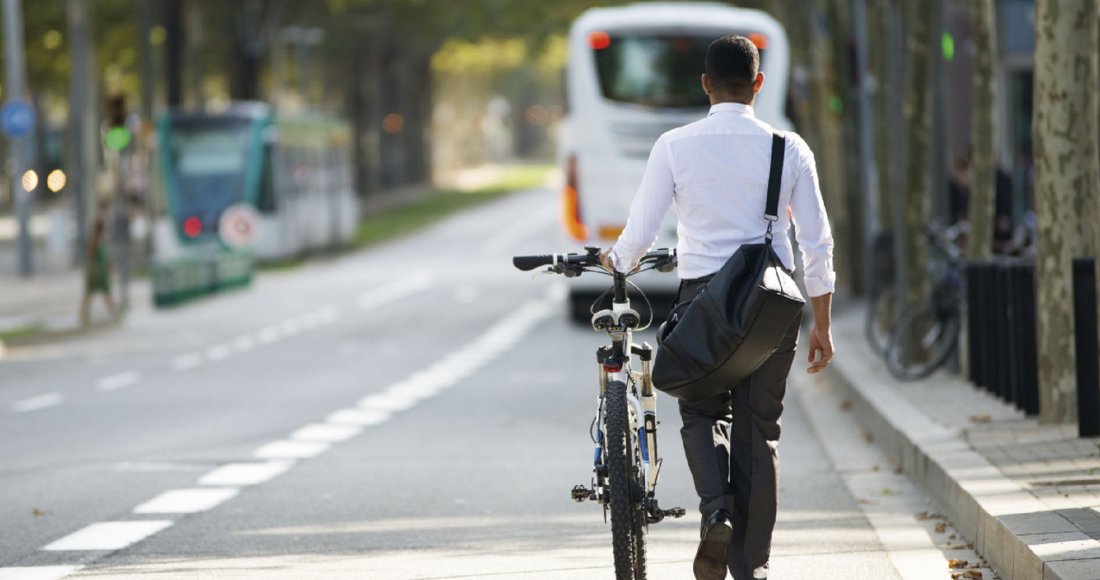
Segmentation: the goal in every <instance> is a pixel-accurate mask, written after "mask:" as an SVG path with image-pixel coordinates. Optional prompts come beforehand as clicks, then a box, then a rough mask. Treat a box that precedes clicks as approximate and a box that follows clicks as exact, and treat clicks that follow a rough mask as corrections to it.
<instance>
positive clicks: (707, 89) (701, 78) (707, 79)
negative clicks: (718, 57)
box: [699, 73, 712, 95]
mask: <svg viewBox="0 0 1100 580" xmlns="http://www.w3.org/2000/svg"><path fill="white" fill-rule="evenodd" d="M699 82H701V83H702V84H703V92H704V93H706V94H708V95H709V94H710V93H711V91H712V89H711V87H710V77H708V76H707V73H703V74H701V75H699Z"/></svg>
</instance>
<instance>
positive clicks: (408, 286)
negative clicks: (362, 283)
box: [359, 271, 432, 310]
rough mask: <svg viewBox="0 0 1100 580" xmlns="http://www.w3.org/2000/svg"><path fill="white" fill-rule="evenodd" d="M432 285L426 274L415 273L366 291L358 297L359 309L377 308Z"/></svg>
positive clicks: (429, 277)
mask: <svg viewBox="0 0 1100 580" xmlns="http://www.w3.org/2000/svg"><path fill="white" fill-rule="evenodd" d="M431 285H432V275H431V274H430V273H429V272H427V271H424V272H417V273H415V274H412V275H410V276H408V277H406V278H401V279H400V280H395V281H393V282H390V283H389V284H386V285H384V286H380V287H378V288H374V289H371V290H368V291H366V292H364V293H362V294H360V295H359V308H362V309H364V310H370V309H373V308H378V307H379V306H382V305H385V304H388V303H390V302H395V301H397V300H400V299H402V298H405V297H406V296H412V295H413V294H416V293H417V292H422V291H424V290H427V289H428V288H429V287H431Z"/></svg>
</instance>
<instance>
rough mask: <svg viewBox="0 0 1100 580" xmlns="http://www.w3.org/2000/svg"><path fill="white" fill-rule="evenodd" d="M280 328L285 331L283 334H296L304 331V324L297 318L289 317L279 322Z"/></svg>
mask: <svg viewBox="0 0 1100 580" xmlns="http://www.w3.org/2000/svg"><path fill="white" fill-rule="evenodd" d="M279 330H281V331H282V332H283V336H294V335H295V334H298V333H299V332H301V331H302V324H301V323H300V322H298V319H297V318H287V319H286V320H284V321H282V322H280V323H279Z"/></svg>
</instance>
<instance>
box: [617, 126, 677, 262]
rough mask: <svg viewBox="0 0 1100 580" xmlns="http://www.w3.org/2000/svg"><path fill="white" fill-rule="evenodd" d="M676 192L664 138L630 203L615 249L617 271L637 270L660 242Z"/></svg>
mask: <svg viewBox="0 0 1100 580" xmlns="http://www.w3.org/2000/svg"><path fill="white" fill-rule="evenodd" d="M674 190H675V182H674V181H673V179H672V164H671V159H670V152H669V145H668V140H667V139H666V138H665V136H663V135H662V136H661V138H660V139H658V140H657V142H656V143H654V144H653V149H652V150H651V151H650V153H649V161H648V162H647V163H646V167H645V175H643V176H642V184H641V185H640V186H639V187H638V193H637V194H635V195H634V201H633V202H632V203H631V204H630V216H629V217H628V218H627V220H626V227H625V228H623V233H622V234H620V235H619V240H618V241H617V242H615V246H614V247H613V248H612V249H611V260H612V263H613V264H615V269H616V270H618V271H620V272H629V271H630V270H632V269H634V266H636V265H637V264H638V260H640V259H641V258H642V256H643V255H645V253H646V251H647V250H649V248H650V247H651V246H652V245H653V243H654V242H655V241H656V240H657V234H658V233H660V228H661V222H662V221H663V220H664V217H665V213H667V212H668V208H669V206H671V205H672V194H673V191H674Z"/></svg>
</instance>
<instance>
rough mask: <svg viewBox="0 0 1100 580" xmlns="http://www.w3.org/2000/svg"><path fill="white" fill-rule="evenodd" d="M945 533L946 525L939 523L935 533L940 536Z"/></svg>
mask: <svg viewBox="0 0 1100 580" xmlns="http://www.w3.org/2000/svg"><path fill="white" fill-rule="evenodd" d="M946 531H947V524H945V523H943V522H940V523H938V524H936V533H937V534H942V533H944V532H946Z"/></svg>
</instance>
